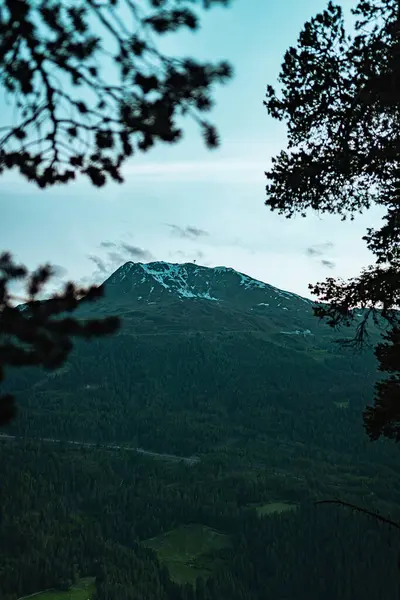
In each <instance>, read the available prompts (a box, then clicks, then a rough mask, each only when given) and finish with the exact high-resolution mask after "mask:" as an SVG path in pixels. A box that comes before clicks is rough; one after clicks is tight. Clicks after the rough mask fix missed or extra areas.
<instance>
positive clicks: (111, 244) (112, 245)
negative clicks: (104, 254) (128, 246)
mask: <svg viewBox="0 0 400 600" xmlns="http://www.w3.org/2000/svg"><path fill="white" fill-rule="evenodd" d="M100 246H101V248H116V247H117V244H115V243H114V242H100Z"/></svg>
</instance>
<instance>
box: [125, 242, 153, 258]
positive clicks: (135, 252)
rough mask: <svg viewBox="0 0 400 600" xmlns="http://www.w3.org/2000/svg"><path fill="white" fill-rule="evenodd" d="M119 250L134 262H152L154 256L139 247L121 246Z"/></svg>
mask: <svg viewBox="0 0 400 600" xmlns="http://www.w3.org/2000/svg"><path fill="white" fill-rule="evenodd" d="M121 248H122V249H123V250H125V252H127V253H128V255H129V256H130V257H131V258H134V259H136V260H152V259H153V258H154V256H153V255H152V253H151V252H149V250H145V249H144V248H140V247H139V246H133V245H132V244H126V243H123V244H121Z"/></svg>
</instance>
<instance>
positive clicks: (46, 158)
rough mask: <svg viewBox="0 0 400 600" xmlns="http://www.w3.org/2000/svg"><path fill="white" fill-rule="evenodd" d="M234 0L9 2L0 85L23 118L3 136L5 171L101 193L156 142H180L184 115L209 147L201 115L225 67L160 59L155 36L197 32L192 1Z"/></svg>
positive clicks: (0, 33)
mask: <svg viewBox="0 0 400 600" xmlns="http://www.w3.org/2000/svg"><path fill="white" fill-rule="evenodd" d="M229 2H230V0H147V1H145V0H143V1H140V0H101V1H99V0H74V2H69V0H2V2H1V3H0V85H1V86H2V87H3V88H4V89H5V91H6V93H7V95H8V97H9V98H10V100H11V103H12V105H13V108H14V109H15V114H16V120H15V123H13V124H7V125H5V126H4V127H2V128H1V129H0V173H1V172H2V171H4V170H6V169H12V168H14V167H16V168H17V169H18V170H19V171H20V173H21V174H22V175H23V176H24V177H25V178H27V179H28V180H29V181H33V182H35V183H36V184H38V185H39V186H40V187H46V186H50V185H53V184H56V183H66V182H68V181H70V180H73V179H75V178H76V176H77V174H82V175H84V176H87V177H88V178H89V180H90V181H91V182H92V183H93V184H94V185H95V186H102V185H104V184H105V182H106V180H107V179H112V180H114V181H117V182H121V181H122V175H121V166H122V165H123V163H124V161H125V160H126V159H127V158H128V157H130V156H132V155H133V154H134V152H136V151H143V152H144V151H146V150H148V149H149V148H151V147H152V146H153V145H154V144H155V143H156V142H167V143H175V142H177V141H178V140H179V139H180V138H181V137H182V133H183V130H182V128H181V126H179V124H178V119H179V117H180V116H181V115H185V114H188V115H190V116H191V117H192V118H194V119H195V120H196V121H197V122H198V124H199V126H200V127H201V129H202V132H203V135H204V138H205V142H206V144H207V146H208V147H209V148H213V147H215V146H217V145H218V134H217V131H216V129H215V127H214V126H213V125H211V124H210V123H209V122H208V121H206V120H204V118H203V117H202V116H201V114H202V113H204V112H206V111H209V110H210V109H211V108H212V105H213V101H212V98H211V96H210V91H211V88H212V86H213V84H215V83H223V82H226V81H227V80H228V79H229V78H230V77H231V74H232V70H231V67H230V65H229V64H228V63H226V62H224V61H222V62H219V63H215V64H212V63H207V62H203V63H201V62H198V61H196V60H194V59H192V58H179V59H178V58H175V57H172V58H171V57H167V56H165V55H163V54H162V53H161V52H160V51H159V50H158V49H157V46H156V44H155V42H154V39H153V38H154V36H155V35H162V34H167V33H169V32H175V31H177V30H179V29H182V28H189V29H191V30H196V29H198V27H199V20H198V16H197V15H196V13H195V11H194V10H193V4H197V5H199V6H200V7H201V8H203V9H208V8H210V7H212V6H214V5H217V4H221V5H226V6H227V5H228V4H229Z"/></svg>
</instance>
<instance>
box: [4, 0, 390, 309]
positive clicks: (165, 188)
mask: <svg viewBox="0 0 400 600" xmlns="http://www.w3.org/2000/svg"><path fill="white" fill-rule="evenodd" d="M326 4H327V1H325V0H281V1H280V2H272V1H271V2H268V1H262V0H233V3H232V6H231V7H230V8H228V9H223V8H214V9H213V10H210V11H209V12H207V13H205V14H204V15H203V16H202V27H201V29H200V31H198V32H196V33H194V34H193V33H190V32H188V33H179V34H175V35H173V36H169V38H168V39H167V40H165V41H163V42H162V46H161V49H163V50H165V51H166V52H167V53H169V54H171V55H186V56H194V57H195V58H198V59H211V60H220V59H227V60H228V61H229V62H231V63H232V65H233V67H234V70H235V77H234V79H233V80H231V82H230V83H228V84H227V85H225V86H223V87H218V88H216V90H215V93H214V98H215V100H216V107H215V108H214V109H213V111H212V112H211V113H210V114H209V115H207V117H208V118H209V120H211V121H212V122H213V123H215V124H216V125H217V127H218V130H219V133H220V135H221V140H222V143H221V146H220V147H219V148H218V149H217V150H212V151H210V150H207V149H206V148H205V146H204V143H203V140H202V137H201V134H200V131H199V129H198V127H197V126H196V125H195V124H194V123H192V122H190V121H189V120H188V121H186V123H185V136H184V139H183V141H182V142H180V143H179V144H178V145H174V146H170V145H163V146H157V147H156V148H154V149H153V150H151V151H150V152H148V153H146V154H145V155H140V156H139V155H137V156H136V157H133V158H132V159H130V160H129V162H128V163H126V165H125V167H124V169H123V173H124V176H125V183H124V184H122V185H119V184H114V183H112V184H108V185H107V186H106V187H105V188H102V189H96V188H93V187H92V186H90V184H89V183H88V182H86V181H85V180H83V179H80V180H78V181H77V182H74V183H72V184H68V185H67V186H61V187H57V188H49V189H46V190H40V189H38V188H36V187H35V186H34V185H33V184H29V183H27V182H26V181H25V180H24V179H23V178H21V177H20V176H19V175H18V174H16V173H12V172H9V173H7V174H6V175H3V176H2V178H1V179H0V240H1V246H2V247H1V248H0V251H1V250H9V251H11V252H12V254H13V255H14V257H15V258H16V259H17V260H18V261H21V262H23V263H24V264H26V265H27V266H28V267H29V268H34V267H36V266H38V265H39V264H42V263H45V262H49V261H50V262H51V263H52V264H54V265H56V266H57V269H56V270H57V277H58V280H59V281H60V282H62V281H63V280H67V279H68V280H70V279H72V280H75V281H81V282H85V283H89V282H92V281H93V282H96V283H99V282H101V281H103V280H104V279H106V278H107V277H108V276H109V275H110V274H111V273H112V272H113V271H115V270H116V269H117V268H118V267H119V266H120V265H121V264H123V263H124V262H126V261H128V260H133V261H141V262H148V261H150V260H163V261H168V262H193V261H196V262H197V263H198V264H201V265H205V266H211V267H212V266H219V265H224V266H229V267H233V268H234V269H237V270H238V271H241V272H243V273H246V274H248V275H250V276H252V277H255V278H257V279H260V280H261V281H264V282H267V283H270V284H271V285H274V286H276V287H279V288H282V289H285V290H289V291H292V292H295V293H297V294H300V295H302V296H305V297H310V293H309V290H308V284H309V283H316V282H317V281H323V280H324V279H325V278H326V277H328V276H333V277H342V278H344V279H347V278H348V277H353V276H356V275H357V274H358V273H359V271H360V269H361V268H362V267H365V266H367V265H368V264H369V263H370V262H372V255H371V254H370V253H369V252H368V251H367V249H366V247H365V242H363V241H362V236H363V235H364V234H365V232H366V228H367V227H371V226H373V227H377V226H378V225H379V223H380V214H379V212H378V210H377V209H371V210H370V211H368V212H366V213H365V214H364V215H360V216H358V217H357V218H356V219H355V221H353V222H342V221H340V219H339V218H338V217H335V216H323V217H321V216H318V215H315V214H313V213H311V212H310V213H309V214H308V216H307V218H305V219H303V218H301V217H300V216H298V217H294V218H292V219H290V220H288V219H286V218H285V217H284V216H279V215H277V214H276V213H272V212H271V211H270V210H269V209H268V208H267V207H266V206H264V201H265V185H266V183H267V182H266V178H265V175H264V171H265V170H267V169H268V168H269V167H270V165H271V158H272V157H273V156H274V155H276V154H278V153H279V152H280V151H281V150H283V149H285V140H286V137H285V125H284V124H283V123H278V122H275V121H274V120H273V119H272V118H271V117H269V116H268V114H267V111H266V108H265V107H264V106H263V100H264V96H265V90H266V85H267V84H271V85H273V86H275V85H276V84H277V77H278V74H279V71H280V66H281V63H282V60H283V56H284V53H285V51H286V50H287V49H288V48H289V46H290V45H295V43H296V40H297V37H298V34H299V33H300V30H301V29H302V27H303V25H304V23H305V21H307V20H308V19H309V18H310V17H312V16H314V15H315V14H316V13H317V12H319V11H321V10H323V8H325V6H326ZM354 4H355V3H354V2H353V1H352V0H343V2H342V5H344V7H345V8H346V9H350V8H351V6H353V5H354ZM5 110H6V107H5V104H4V99H3V97H2V94H1V91H0V111H1V112H2V113H3V114H4V111H5Z"/></svg>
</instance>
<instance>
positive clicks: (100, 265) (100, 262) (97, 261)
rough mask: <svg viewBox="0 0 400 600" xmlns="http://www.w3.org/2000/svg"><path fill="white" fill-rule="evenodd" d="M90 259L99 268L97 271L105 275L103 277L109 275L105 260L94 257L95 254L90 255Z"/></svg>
mask: <svg viewBox="0 0 400 600" xmlns="http://www.w3.org/2000/svg"><path fill="white" fill-rule="evenodd" d="M88 259H89V260H91V261H92V262H93V263H94V264H95V265H96V267H97V270H98V271H99V272H100V273H101V274H103V275H107V274H108V269H107V265H106V263H105V262H104V261H103V259H101V258H100V257H99V256H94V255H93V254H90V255H89V256H88Z"/></svg>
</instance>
